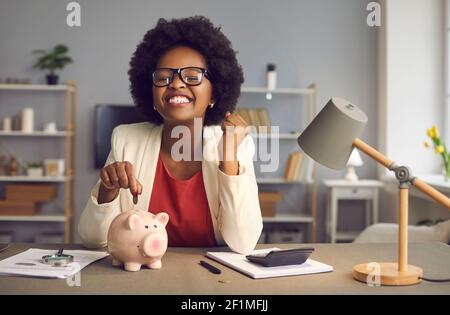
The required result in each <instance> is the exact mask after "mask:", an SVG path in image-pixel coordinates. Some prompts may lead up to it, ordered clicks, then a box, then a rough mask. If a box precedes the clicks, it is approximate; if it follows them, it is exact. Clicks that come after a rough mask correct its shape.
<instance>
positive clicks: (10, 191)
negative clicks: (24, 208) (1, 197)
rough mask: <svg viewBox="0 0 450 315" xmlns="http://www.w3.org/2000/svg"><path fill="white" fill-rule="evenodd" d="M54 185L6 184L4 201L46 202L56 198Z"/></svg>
mask: <svg viewBox="0 0 450 315" xmlns="http://www.w3.org/2000/svg"><path fill="white" fill-rule="evenodd" d="M56 193H57V189H56V185H54V184H7V185H5V199H6V200H7V201H24V202H48V201H52V200H54V199H55V198H56Z"/></svg>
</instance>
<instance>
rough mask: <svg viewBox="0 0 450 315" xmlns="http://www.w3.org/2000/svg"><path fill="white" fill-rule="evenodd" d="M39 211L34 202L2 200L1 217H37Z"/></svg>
mask: <svg viewBox="0 0 450 315" xmlns="http://www.w3.org/2000/svg"><path fill="white" fill-rule="evenodd" d="M38 211H39V205H38V204H37V203H34V202H29V201H8V200H0V215H35V214H37V213H38Z"/></svg>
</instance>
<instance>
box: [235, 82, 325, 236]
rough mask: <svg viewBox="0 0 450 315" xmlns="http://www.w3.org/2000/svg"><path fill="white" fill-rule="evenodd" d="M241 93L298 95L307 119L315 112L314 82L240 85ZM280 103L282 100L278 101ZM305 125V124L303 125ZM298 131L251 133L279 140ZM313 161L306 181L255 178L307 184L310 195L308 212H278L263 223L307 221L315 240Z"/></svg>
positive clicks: (294, 137) (264, 182)
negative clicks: (283, 85) (297, 85)
mask: <svg viewBox="0 0 450 315" xmlns="http://www.w3.org/2000/svg"><path fill="white" fill-rule="evenodd" d="M241 93H248V94H265V95H267V94H269V93H270V94H272V96H273V99H272V101H275V100H276V98H277V97H279V96H283V95H294V96H300V97H301V98H302V99H301V101H300V102H299V105H300V106H306V108H307V121H308V122H309V121H311V120H312V119H313V118H314V116H315V114H316V97H317V88H316V86H315V84H311V85H310V86H308V87H307V88H299V89H294V88H277V89H274V90H269V89H267V88H262V87H242V88H241ZM280 103H282V102H280ZM305 127H306V126H305ZM299 135H300V134H299V133H280V134H278V135H272V134H270V133H269V134H261V133H259V134H252V136H253V137H254V138H255V139H258V138H259V139H261V138H271V139H274V138H277V139H279V140H295V141H296V140H297V138H298V136H299ZM315 168H316V167H315V163H313V168H312V177H311V178H312V180H311V181H308V182H302V181H287V180H285V179H284V178H257V179H256V181H257V183H258V185H260V186H261V185H280V184H281V185H307V186H308V193H309V196H310V198H311V199H310V212H309V214H302V213H295V212H289V213H278V214H276V215H275V216H274V217H263V221H264V222H265V223H307V224H310V225H311V229H310V232H311V233H310V238H311V241H312V242H315V240H316V230H317V222H316V213H317V200H316V198H317V196H316V195H317V179H316V171H315Z"/></svg>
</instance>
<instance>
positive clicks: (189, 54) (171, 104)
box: [153, 46, 213, 123]
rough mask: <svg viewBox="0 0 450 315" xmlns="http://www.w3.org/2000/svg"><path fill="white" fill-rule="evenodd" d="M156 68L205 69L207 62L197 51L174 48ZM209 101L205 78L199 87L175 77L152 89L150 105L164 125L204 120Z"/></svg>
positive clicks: (207, 81)
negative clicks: (162, 85) (167, 83)
mask: <svg viewBox="0 0 450 315" xmlns="http://www.w3.org/2000/svg"><path fill="white" fill-rule="evenodd" d="M156 67H157V68H173V69H178V68H183V67H199V68H203V69H207V66H206V61H205V59H204V57H203V56H202V54H200V53H199V52H198V51H196V50H194V49H192V48H190V47H186V46H177V47H174V48H172V49H170V50H168V51H167V52H166V53H165V54H164V55H163V56H162V57H161V58H160V59H159V61H158V64H157V66H156ZM211 102H213V99H212V84H211V82H210V81H209V79H208V78H206V77H204V78H203V81H202V82H201V83H200V85H196V86H191V85H187V84H186V83H184V82H183V81H182V80H181V78H180V77H179V75H178V74H174V77H173V81H172V82H171V83H170V84H169V85H167V86H164V87H157V86H154V85H153V104H154V106H155V107H156V110H157V111H158V113H159V114H160V115H161V116H162V117H163V119H164V122H170V123H183V122H190V121H192V120H193V119H194V118H204V117H205V113H206V110H207V109H208V108H209V104H210V103H211Z"/></svg>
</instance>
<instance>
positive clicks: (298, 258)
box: [245, 247, 314, 267]
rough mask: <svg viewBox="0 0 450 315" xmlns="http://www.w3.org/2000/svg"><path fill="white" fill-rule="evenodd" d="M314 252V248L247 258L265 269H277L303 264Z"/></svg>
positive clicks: (248, 256) (284, 250)
mask: <svg viewBox="0 0 450 315" xmlns="http://www.w3.org/2000/svg"><path fill="white" fill-rule="evenodd" d="M313 251H314V248H312V247H308V248H294V249H280V250H272V251H270V252H268V253H261V254H253V255H247V256H245V257H246V258H247V259H248V260H249V261H251V262H253V263H256V264H259V265H263V266H264V267H277V266H287V265H301V264H303V263H304V262H305V261H306V260H307V259H308V257H309V255H311V253H312V252H313Z"/></svg>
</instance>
